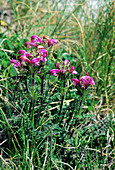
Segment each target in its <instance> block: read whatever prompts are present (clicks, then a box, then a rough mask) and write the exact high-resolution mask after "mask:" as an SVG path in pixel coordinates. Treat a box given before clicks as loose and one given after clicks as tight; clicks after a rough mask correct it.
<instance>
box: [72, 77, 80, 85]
mask: <svg viewBox="0 0 115 170" xmlns="http://www.w3.org/2000/svg"><path fill="white" fill-rule="evenodd" d="M71 80H72V81H73V84H74V85H75V86H76V85H80V80H78V79H74V78H73V79H71Z"/></svg>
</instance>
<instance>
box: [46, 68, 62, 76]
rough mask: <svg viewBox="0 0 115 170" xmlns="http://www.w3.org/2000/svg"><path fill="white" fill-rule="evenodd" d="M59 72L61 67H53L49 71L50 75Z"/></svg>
mask: <svg viewBox="0 0 115 170" xmlns="http://www.w3.org/2000/svg"><path fill="white" fill-rule="evenodd" d="M59 72H61V70H59V69H52V70H50V71H49V73H50V75H51V73H52V74H53V76H57V73H59Z"/></svg>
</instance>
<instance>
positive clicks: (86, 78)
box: [71, 73, 95, 89]
mask: <svg viewBox="0 0 115 170" xmlns="http://www.w3.org/2000/svg"><path fill="white" fill-rule="evenodd" d="M71 80H72V81H73V83H74V85H75V86H76V85H79V86H80V87H81V88H84V89H85V88H87V87H88V86H89V85H90V84H91V85H95V82H94V80H93V77H90V76H89V73H87V75H86V76H83V77H81V79H80V80H78V79H71Z"/></svg>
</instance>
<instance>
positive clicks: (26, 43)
mask: <svg viewBox="0 0 115 170" xmlns="http://www.w3.org/2000/svg"><path fill="white" fill-rule="evenodd" d="M25 46H26V48H31V47H37V45H36V42H28V41H27V42H25Z"/></svg>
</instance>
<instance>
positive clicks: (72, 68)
mask: <svg viewBox="0 0 115 170" xmlns="http://www.w3.org/2000/svg"><path fill="white" fill-rule="evenodd" d="M70 72H71V73H72V74H77V71H75V70H74V66H72V67H71V68H70Z"/></svg>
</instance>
